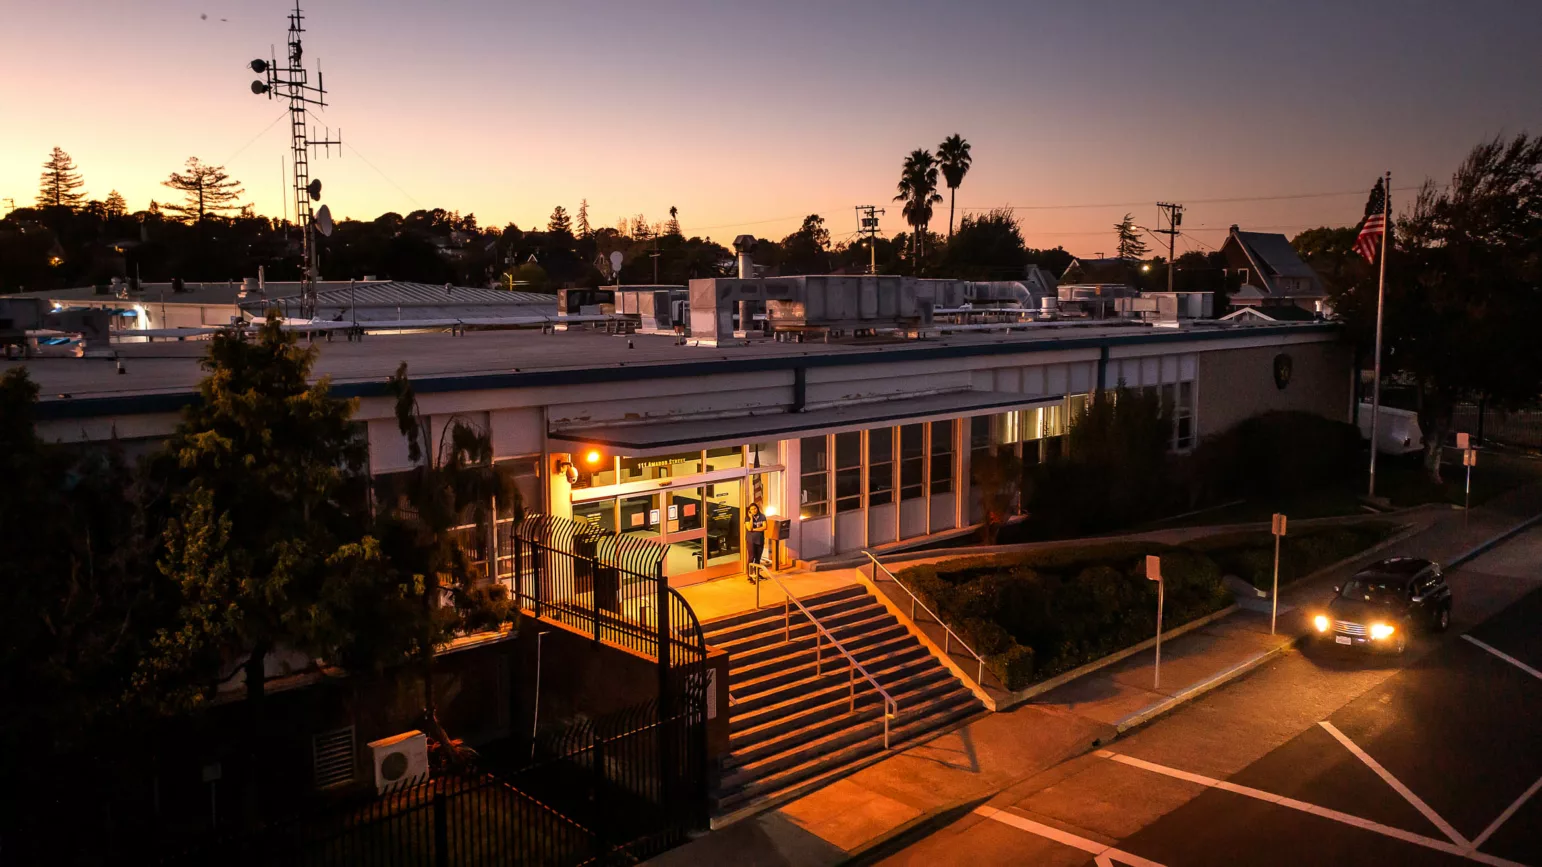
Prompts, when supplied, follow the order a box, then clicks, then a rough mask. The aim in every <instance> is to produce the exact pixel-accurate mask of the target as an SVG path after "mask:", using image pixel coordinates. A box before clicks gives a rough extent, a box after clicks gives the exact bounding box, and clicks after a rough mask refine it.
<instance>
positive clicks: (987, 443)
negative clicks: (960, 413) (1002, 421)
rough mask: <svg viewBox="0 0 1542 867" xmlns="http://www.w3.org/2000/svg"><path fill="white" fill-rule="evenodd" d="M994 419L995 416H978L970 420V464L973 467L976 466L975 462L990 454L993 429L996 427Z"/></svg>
mask: <svg viewBox="0 0 1542 867" xmlns="http://www.w3.org/2000/svg"><path fill="white" fill-rule="evenodd" d="M993 419H994V417H993V416H988V415H977V416H975V417H974V418H971V419H970V420H969V463H970V465H971V466H973V465H974V462H975V461H978V460H979V459H980V458H982V457H984V456H985V455H987V454H989V453H990V450H991V428H993V427H995V425H994V424H992V421H993Z"/></svg>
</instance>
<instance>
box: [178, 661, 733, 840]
mask: <svg viewBox="0 0 1542 867" xmlns="http://www.w3.org/2000/svg"><path fill="white" fill-rule="evenodd" d="M700 689H701V687H700V685H699V684H698V683H697V682H696V681H694V680H689V679H687V680H685V681H683V682H682V683H681V684H680V694H679V697H680V698H681V699H682V700H678V701H675V702H670V703H667V704H672V705H673V706H674V707H675V708H676V710H675V711H674V712H673V713H664V714H661V713H660V708H661V703H660V702H658V701H649V702H646V703H644V704H640V705H637V706H634V707H631V708H628V709H626V710H623V711H621V712H618V713H614V714H609V715H607V716H603V717H599V718H596V719H592V720H585V721H582V722H578V723H575V724H573V725H571V726H569V727H567V728H566V729H564V730H563V731H561V732H559V733H557V734H555V735H554V736H552V737H549V738H547V739H545V740H544V741H542V742H540V743H538V744H537V745H536V749H535V750H534V753H535V755H534V758H533V759H532V758H530V756H529V754H522V755H520V756H519V759H517V760H512V761H511V760H510V758H511V757H509V756H507V755H502V756H500V754H499V753H498V752H497V751H496V750H495V751H491V752H490V753H489V754H488V755H486V756H484V757H479V759H478V760H477V763H476V764H477V767H476V769H474V770H469V769H468V770H465V771H461V772H454V773H449V774H446V775H442V776H436V777H433V778H431V779H427V780H418V781H407V782H406V783H404V784H402V785H399V786H396V787H394V788H393V789H392V790H390V791H387V792H386V793H384V794H381V795H379V796H378V797H377V796H361V797H359V798H356V799H351V800H347V801H343V802H340V803H336V804H333V805H331V806H328V807H326V808H324V809H315V810H311V811H309V812H305V813H302V814H299V815H296V816H294V817H292V818H289V819H286V820H283V821H279V822H273V823H269V824H268V825H266V826H264V827H262V828H260V829H259V830H257V831H255V832H250V833H246V834H242V835H239V836H231V837H222V838H219V839H216V840H210V841H206V842H204V843H202V844H200V845H197V846H195V847H193V848H191V849H189V850H186V851H182V852H179V853H177V854H176V855H174V856H172V857H170V858H168V859H165V863H169V864H203V863H219V864H235V865H243V867H246V865H250V867H270V865H271V867H278V865H286V867H287V865H303V867H311V865H314V867H332V865H350V867H354V865H357V867H388V865H390V867H394V865H431V867H492V865H524V864H530V865H551V867H585V865H596V867H599V865H610V864H635V863H638V862H639V861H642V860H644V859H646V858H649V857H652V856H653V855H656V854H658V853H660V852H663V851H664V850H666V849H669V848H671V847H673V846H676V845H679V844H680V843H682V842H684V841H685V839H686V836H687V834H688V833H689V832H690V831H692V830H694V829H697V828H701V827H704V826H705V823H706V820H707V791H706V755H705V750H706V733H705V727H704V726H705V721H704V720H703V719H702V717H701V715H700V714H699V713H697V712H696V709H698V708H700V707H701V706H702V696H701V695H699V692H700Z"/></svg>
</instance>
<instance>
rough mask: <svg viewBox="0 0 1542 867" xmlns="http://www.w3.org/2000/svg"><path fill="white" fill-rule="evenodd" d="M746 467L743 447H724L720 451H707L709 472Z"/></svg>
mask: <svg viewBox="0 0 1542 867" xmlns="http://www.w3.org/2000/svg"><path fill="white" fill-rule="evenodd" d="M743 466H744V447H743V446H724V447H723V448H719V449H707V472H709V473H710V472H713V471H714V470H737V469H739V468H741V467H743Z"/></svg>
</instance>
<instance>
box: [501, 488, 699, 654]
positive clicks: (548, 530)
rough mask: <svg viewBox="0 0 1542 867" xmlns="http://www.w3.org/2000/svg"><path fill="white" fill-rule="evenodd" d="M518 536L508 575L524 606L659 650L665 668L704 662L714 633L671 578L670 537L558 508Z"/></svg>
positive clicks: (530, 519) (620, 641)
mask: <svg viewBox="0 0 1542 867" xmlns="http://www.w3.org/2000/svg"><path fill="white" fill-rule="evenodd" d="M512 536H513V538H512V539H511V542H510V545H509V548H510V550H512V551H513V565H512V567H511V568H510V569H509V572H508V575H507V580H508V581H509V589H510V594H511V595H512V596H513V598H514V599H515V600H516V602H517V604H518V605H519V606H520V607H521V608H523V609H524V610H526V611H528V612H530V613H532V614H534V615H535V616H537V617H546V618H549V619H552V620H555V621H557V622H560V623H562V624H564V625H567V626H571V627H573V628H574V629H578V630H581V631H583V632H586V633H588V634H590V635H592V636H593V637H594V639H595V640H596V641H608V642H611V643H613V644H616V645H618V646H621V647H625V648H627V649H629V650H634V651H637V652H639V653H642V654H645V655H647V656H650V657H653V658H655V659H657V660H659V663H660V669H661V676H662V672H664V671H668V670H676V669H687V668H689V669H692V670H693V671H699V670H700V668H701V667H702V665H703V663H704V661H705V659H706V655H707V643H706V639H705V638H704V637H703V636H702V632H701V624H700V623H699V622H697V620H696V613H695V612H694V611H692V610H691V606H690V604H689V603H687V602H686V601H685V599H684V597H682V596H681V595H680V594H679V593H677V592H676V591H674V590H673V589H671V588H670V586H669V583H668V581H667V580H666V579H665V578H664V555H665V552H666V550H667V549H666V547H665V546H664V545H662V544H660V543H658V542H655V541H653V540H651V539H639V538H635V537H629V536H619V535H613V534H607V533H601V532H599V531H596V530H594V529H593V528H591V527H589V526H588V525H586V524H581V523H579V522H577V521H572V520H569V519H566V518H559V517H555V516H553V515H529V516H527V517H526V518H525V519H524V520H523V521H522V522H520V524H519V526H518V528H517V529H515V530H514V532H513V533H512ZM661 648H662V650H661Z"/></svg>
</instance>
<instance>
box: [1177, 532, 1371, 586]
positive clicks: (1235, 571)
mask: <svg viewBox="0 0 1542 867" xmlns="http://www.w3.org/2000/svg"><path fill="white" fill-rule="evenodd" d="M1396 529H1397V527H1396V525H1393V524H1388V523H1385V522H1379V521H1371V522H1366V523H1364V524H1356V525H1354V526H1349V527H1325V528H1323V529H1320V530H1307V531H1305V532H1302V533H1299V534H1287V535H1286V536H1285V538H1284V539H1282V540H1281V542H1280V585H1281V586H1284V585H1286V584H1289V583H1290V582H1292V581H1294V580H1296V579H1297V578H1302V577H1305V576H1307V575H1310V574H1312V573H1313V572H1316V571H1317V570H1319V569H1322V568H1324V567H1326V566H1331V565H1332V564H1334V563H1337V562H1338V561H1340V560H1343V559H1346V558H1348V557H1350V556H1352V555H1354V554H1356V553H1358V552H1360V551H1364V550H1365V549H1367V548H1370V547H1371V546H1373V545H1376V544H1378V543H1380V542H1382V541H1384V540H1385V539H1387V538H1388V537H1390V536H1391V535H1392V533H1393V532H1394V531H1395V530H1396ZM1194 547H1195V548H1196V549H1198V550H1201V551H1204V552H1205V553H1206V554H1208V555H1209V556H1210V558H1211V559H1213V560H1215V562H1216V563H1217V564H1219V565H1220V567H1221V570H1222V571H1223V572H1224V573H1225V574H1230V575H1236V576H1237V577H1239V578H1241V579H1242V580H1244V581H1246V582H1248V583H1249V584H1252V585H1253V586H1254V587H1257V588H1258V589H1260V590H1269V589H1271V588H1272V586H1273V583H1274V537H1273V536H1271V535H1269V534H1268V533H1247V534H1236V535H1232V536H1224V537H1212V538H1210V539H1205V540H1201V541H1200V542H1198V543H1196V544H1195V545H1194Z"/></svg>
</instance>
